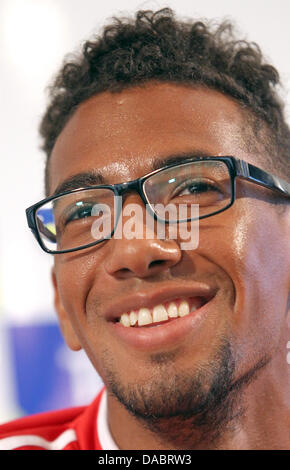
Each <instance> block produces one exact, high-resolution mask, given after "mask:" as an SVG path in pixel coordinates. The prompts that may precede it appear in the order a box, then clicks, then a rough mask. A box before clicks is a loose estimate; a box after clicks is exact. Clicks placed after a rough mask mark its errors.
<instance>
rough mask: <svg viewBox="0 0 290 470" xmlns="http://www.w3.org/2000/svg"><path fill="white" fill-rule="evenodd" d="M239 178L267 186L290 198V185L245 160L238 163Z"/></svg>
mask: <svg viewBox="0 0 290 470" xmlns="http://www.w3.org/2000/svg"><path fill="white" fill-rule="evenodd" d="M236 171H237V176H239V177H241V178H244V179H246V180H249V181H252V182H253V183H256V184H259V185H261V186H265V187H266V188H270V189H274V190H276V191H279V192H281V193H282V194H284V195H285V196H288V197H289V196H290V183H287V182H286V181H284V180H283V179H282V178H279V177H278V176H275V175H272V174H270V173H267V172H266V171H263V170H261V169H260V168H257V167H256V166H254V165H251V164H250V163H247V162H245V161H244V160H237V161H236Z"/></svg>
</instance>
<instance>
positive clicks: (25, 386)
mask: <svg viewBox="0 0 290 470" xmlns="http://www.w3.org/2000/svg"><path fill="white" fill-rule="evenodd" d="M9 332H10V335H11V346H12V357H13V362H14V364H13V368H14V371H15V374H16V377H15V387H16V393H17V396H18V403H19V405H20V406H21V408H22V410H23V412H24V414H33V413H39V412H42V411H49V410H54V409H59V408H67V407H69V406H71V405H72V398H71V386H70V377H69V373H68V372H67V371H66V370H65V369H64V368H63V367H62V366H61V364H60V361H59V359H58V355H59V351H61V350H62V349H63V348H64V347H65V346H64V341H63V338H62V336H61V334H60V331H59V327H58V325H53V324H49V325H29V326H17V327H15V326H13V327H10V328H9Z"/></svg>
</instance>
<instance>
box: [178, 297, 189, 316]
mask: <svg viewBox="0 0 290 470" xmlns="http://www.w3.org/2000/svg"><path fill="white" fill-rule="evenodd" d="M178 314H179V316H180V317H185V315H188V314H189V304H188V302H187V301H186V300H183V301H182V302H181V303H180V305H179V307H178Z"/></svg>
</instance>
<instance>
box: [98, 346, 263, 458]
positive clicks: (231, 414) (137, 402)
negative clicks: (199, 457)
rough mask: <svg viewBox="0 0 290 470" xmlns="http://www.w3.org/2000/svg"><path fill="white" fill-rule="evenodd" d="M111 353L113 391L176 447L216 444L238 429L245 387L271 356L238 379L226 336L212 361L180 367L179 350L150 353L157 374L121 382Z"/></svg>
mask: <svg viewBox="0 0 290 470" xmlns="http://www.w3.org/2000/svg"><path fill="white" fill-rule="evenodd" d="M109 357H110V356H109V355H108V352H105V353H104V355H103V364H104V366H105V370H106V385H107V391H108V393H109V394H112V395H114V396H115V397H116V398H117V400H118V401H119V402H120V403H121V404H122V405H123V406H124V407H125V408H126V410H127V411H128V412H129V413H130V414H131V415H132V416H134V417H135V418H136V419H137V420H138V421H139V422H140V423H141V424H142V425H143V426H144V427H145V428H146V429H148V430H149V431H151V432H152V433H154V434H155V435H156V440H157V441H158V442H160V443H161V444H167V445H170V446H171V448H173V449H197V448H208V446H210V448H217V447H218V445H219V442H221V440H222V438H223V436H224V434H225V432H228V431H230V432H231V433H233V432H234V431H235V430H236V429H237V428H238V426H239V421H240V418H241V416H242V415H243V413H244V411H245V410H244V409H243V400H242V389H243V387H244V386H246V385H248V384H249V383H250V382H251V381H252V380H254V378H255V376H256V374H257V372H258V370H260V369H261V368H262V367H264V365H266V364H267V363H268V362H269V360H268V359H267V358H262V359H261V360H260V361H259V362H257V363H256V364H255V366H254V367H252V368H251V370H249V371H248V372H247V373H246V374H244V375H243V376H242V377H240V378H239V379H236V380H235V372H236V364H235V360H234V355H233V352H232V349H231V345H230V343H229V341H227V340H224V341H223V342H222V343H221V344H220V346H219V348H218V350H217V351H216V353H215V354H214V355H213V357H212V358H211V359H209V360H208V362H207V363H203V364H200V365H199V366H196V365H195V367H194V368H193V369H192V370H188V369H187V370H186V371H178V370H176V369H175V367H174V353H169V354H167V353H163V354H154V355H151V357H150V361H151V363H152V365H153V364H154V366H155V367H153V368H152V370H154V373H153V374H152V379H151V380H150V381H149V380H147V381H146V382H142V383H140V382H139V383H127V384H124V383H121V381H120V378H119V377H118V374H117V373H116V370H115V368H114V367H113V363H112V361H111V360H110V359H109Z"/></svg>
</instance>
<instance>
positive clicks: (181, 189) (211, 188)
mask: <svg viewBox="0 0 290 470" xmlns="http://www.w3.org/2000/svg"><path fill="white" fill-rule="evenodd" d="M208 192H220V189H219V188H218V187H217V186H215V185H214V184H213V183H210V182H209V181H207V180H190V181H184V183H182V184H181V185H180V186H178V187H177V188H175V191H174V194H173V196H174V197H176V196H184V195H191V194H192V195H198V194H203V193H208Z"/></svg>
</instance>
